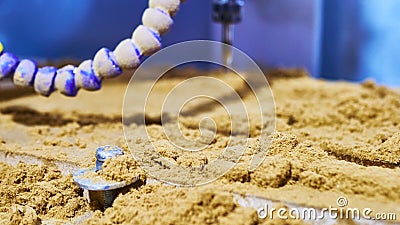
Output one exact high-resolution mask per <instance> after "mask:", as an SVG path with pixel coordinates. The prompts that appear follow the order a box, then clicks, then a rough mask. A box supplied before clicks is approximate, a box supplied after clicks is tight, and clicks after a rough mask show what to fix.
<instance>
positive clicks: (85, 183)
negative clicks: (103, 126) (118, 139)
mask: <svg viewBox="0 0 400 225" xmlns="http://www.w3.org/2000/svg"><path fill="white" fill-rule="evenodd" d="M123 154H124V152H123V150H122V149H121V148H119V147H117V146H110V145H107V146H102V147H99V148H98V149H97V150H96V167H95V168H90V169H82V170H79V171H77V172H76V173H75V174H74V181H75V183H77V184H78V185H79V187H80V188H82V189H85V190H88V192H89V202H90V205H91V206H92V207H94V208H95V209H101V210H105V209H106V208H108V207H111V206H112V203H113V202H114V200H115V198H116V197H117V196H118V194H120V193H122V192H125V191H126V190H128V189H130V188H131V187H134V186H140V185H142V184H143V183H141V182H139V181H140V179H139V178H140V177H139V176H138V177H137V178H136V179H135V180H133V182H130V183H127V182H125V181H122V182H114V181H107V180H104V179H103V178H101V177H100V176H99V175H97V174H96V172H97V171H99V170H101V169H102V166H103V163H104V162H105V161H106V160H107V159H111V158H115V157H118V156H122V155H123ZM90 173H91V174H90ZM93 174H94V176H93ZM96 175H97V176H96Z"/></svg>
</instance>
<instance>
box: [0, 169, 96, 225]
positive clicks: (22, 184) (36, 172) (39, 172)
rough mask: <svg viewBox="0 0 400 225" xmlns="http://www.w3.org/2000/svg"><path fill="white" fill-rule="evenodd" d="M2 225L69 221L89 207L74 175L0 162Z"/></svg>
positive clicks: (0, 211) (0, 210) (0, 213)
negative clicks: (55, 220) (49, 220)
mask: <svg viewBox="0 0 400 225" xmlns="http://www.w3.org/2000/svg"><path fill="white" fill-rule="evenodd" d="M0 168H1V170H0V178H1V180H0V195H1V196H2V197H1V198H0V206H1V207H0V215H1V216H0V218H1V221H0V222H1V224H40V223H41V221H42V220H46V219H50V218H51V219H59V220H64V221H67V220H68V219H70V218H73V217H75V216H79V215H81V214H82V213H84V212H86V211H88V209H89V206H88V204H87V202H86V200H85V199H84V198H83V197H80V195H81V191H80V189H79V187H77V186H76V185H75V184H74V182H73V181H72V177H71V176H66V177H63V176H62V175H61V172H60V171H58V170H56V169H53V168H51V167H48V166H38V165H26V164H22V163H20V164H18V166H17V167H15V168H14V167H11V166H8V165H6V164H3V163H0Z"/></svg>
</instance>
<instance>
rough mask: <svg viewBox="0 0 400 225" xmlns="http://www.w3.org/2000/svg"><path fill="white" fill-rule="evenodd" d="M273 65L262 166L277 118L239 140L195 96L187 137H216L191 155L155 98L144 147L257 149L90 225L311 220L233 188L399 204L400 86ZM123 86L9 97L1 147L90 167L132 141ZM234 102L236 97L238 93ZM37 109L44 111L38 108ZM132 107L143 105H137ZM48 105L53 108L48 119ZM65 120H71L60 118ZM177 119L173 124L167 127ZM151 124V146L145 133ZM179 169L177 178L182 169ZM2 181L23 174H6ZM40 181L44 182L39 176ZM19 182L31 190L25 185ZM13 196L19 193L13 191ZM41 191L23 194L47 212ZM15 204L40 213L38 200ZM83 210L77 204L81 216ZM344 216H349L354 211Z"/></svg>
mask: <svg viewBox="0 0 400 225" xmlns="http://www.w3.org/2000/svg"><path fill="white" fill-rule="evenodd" d="M268 74H271V76H273V78H274V79H272V80H270V81H271V88H272V92H273V94H274V99H275V103H276V118H275V123H276V132H275V133H274V138H273V140H272V143H271V145H270V146H268V148H267V149H268V153H267V157H266V159H265V160H264V162H263V163H262V165H261V166H260V167H259V168H257V169H256V170H254V171H249V170H248V167H249V162H250V160H251V157H252V154H253V153H254V152H255V151H256V150H257V149H258V148H265V146H260V143H259V140H258V139H257V135H258V134H259V133H260V131H261V130H262V129H263V128H265V127H268V126H269V125H270V124H262V125H259V121H257V120H254V121H253V122H251V126H250V130H251V131H250V138H247V139H243V138H242V136H241V134H242V133H241V132H239V133H236V134H233V138H232V140H230V139H229V135H231V133H230V131H229V130H230V125H229V123H228V122H227V120H228V118H229V117H227V115H226V114H224V113H223V112H222V108H221V107H218V106H216V105H213V104H205V105H202V106H201V107H196V106H193V105H190V107H188V108H187V109H185V110H184V112H185V113H184V115H182V116H181V117H180V118H179V124H180V125H181V131H182V133H183V134H184V135H183V136H184V137H187V138H188V139H196V138H199V137H202V135H204V140H206V141H205V142H194V143H193V145H191V146H192V147H193V146H194V147H199V146H203V145H204V144H205V146H206V148H205V150H204V151H202V152H201V154H198V155H197V156H196V157H193V155H190V154H187V153H182V151H180V150H179V149H177V148H176V147H175V146H173V145H171V144H170V143H169V142H168V136H167V135H165V133H164V132H163V127H162V126H161V124H160V119H159V118H157V117H159V115H160V112H159V111H157V110H156V109H159V106H157V105H152V106H150V108H151V107H153V109H154V111H155V112H151V111H152V109H149V111H150V112H149V113H150V114H151V115H149V116H147V115H145V116H146V117H147V118H152V120H151V121H150V122H151V123H150V122H149V123H148V124H147V126H146V125H145V124H143V123H142V122H140V120H137V117H132V120H130V121H129V122H131V124H130V125H129V127H130V128H131V129H130V131H131V133H130V134H129V135H128V136H130V137H131V138H130V139H131V140H129V138H128V141H129V142H130V144H132V143H136V144H137V146H138V147H140V148H141V149H144V150H148V149H149V148H150V147H152V148H153V147H155V149H156V152H157V153H158V154H161V155H162V156H163V157H165V158H168V160H170V161H171V162H174V163H177V164H179V165H182V166H191V167H195V168H201V167H202V166H204V165H206V164H208V163H210V162H211V161H212V160H213V159H215V158H216V157H217V156H218V155H219V154H220V152H221V149H224V147H226V146H227V145H228V142H229V141H232V142H233V143H234V144H243V143H246V148H247V150H246V151H245V153H244V154H243V155H242V157H241V159H240V160H239V162H238V163H237V165H236V166H235V167H234V168H233V169H232V170H230V171H229V172H228V173H226V174H225V175H224V176H222V177H220V178H219V179H218V180H217V181H215V182H213V183H211V184H208V185H205V186H201V187H196V188H177V187H171V186H166V185H145V186H142V187H139V188H138V189H133V190H131V192H129V193H127V194H124V195H120V196H119V197H118V198H117V199H116V200H115V202H114V204H113V207H111V208H109V209H107V210H106V211H105V212H104V213H101V212H96V213H95V216H94V217H93V218H91V219H89V220H88V221H87V224H135V223H139V224H165V223H169V224H190V223H193V224H303V221H299V220H294V221H282V220H259V219H258V218H257V215H256V214H255V213H256V212H255V210H254V209H245V208H242V207H240V206H239V205H238V204H236V203H235V202H233V198H232V194H233V193H239V194H242V195H244V194H252V195H256V196H260V197H263V198H267V199H271V200H274V201H277V202H290V203H293V204H296V205H301V206H308V207H317V208H322V207H327V206H328V205H333V206H335V205H336V200H337V198H338V197H339V196H345V197H346V198H347V199H348V200H349V207H358V208H361V209H362V208H365V207H369V208H371V209H373V211H374V212H396V210H397V208H398V205H399V204H400V191H399V190H400V168H399V163H400V160H399V159H400V158H399V157H400V149H399V141H400V140H399V139H400V132H399V130H400V93H399V92H395V91H393V90H392V89H389V88H386V87H383V86H378V85H376V84H374V83H373V82H371V81H367V82H364V83H363V84H353V83H347V82H326V81H322V80H315V79H312V78H310V77H307V76H305V74H306V73H305V72H304V71H301V70H290V71H286V70H278V71H273V72H270V73H267V76H268ZM174 79H176V80H174V81H173V82H172V83H171V82H170V83H168V82H169V81H168V79H165V80H161V81H160V82H161V83H160V85H159V86H158V87H159V88H160V90H157V89H154V91H155V92H157V91H159V93H155V95H154V96H155V98H157V96H161V95H162V94H163V93H166V92H168V90H170V89H171V88H172V87H173V85H174V84H176V83H179V82H178V81H179V79H180V78H179V76H176V77H174ZM229 80H230V82H232V83H234V87H235V89H237V90H238V91H241V90H242V86H243V85H242V84H241V83H240V82H237V81H236V80H235V79H229ZM143 82H145V81H143ZM162 82H164V83H162ZM125 86H126V85H125V84H122V85H121V84H119V83H113V84H112V85H110V86H107V85H106V86H105V89H104V90H102V92H100V93H97V95H96V96H99V97H95V98H93V97H94V95H93V94H87V95H86V94H85V93H83V94H82V96H81V97H82V98H78V99H74V100H73V101H72V100H65V99H63V98H61V97H57V96H56V97H54V99H53V100H54V101H52V102H51V104H50V103H49V101H48V100H43V99H41V98H38V97H31V96H28V97H24V98H19V99H16V100H8V101H4V102H2V105H0V108H1V112H2V113H1V114H0V122H1V123H0V126H1V128H2V129H0V138H1V140H0V150H6V151H7V152H18V153H21V154H28V153H29V154H33V155H38V156H42V157H48V158H51V159H60V160H61V159H62V160H67V159H68V160H71V161H74V162H77V163H78V164H80V165H85V166H87V165H91V166H93V165H94V152H95V149H96V147H98V146H100V145H107V144H115V145H119V146H121V147H124V148H125V149H126V150H127V147H126V146H124V145H125V140H124V134H123V132H122V127H123V126H122V124H121V122H120V119H121V114H120V109H121V104H122V99H123V90H124V88H125ZM193 88H202V87H201V86H200V85H199V86H196V87H193ZM244 89H245V88H244ZM121 90H122V91H121ZM243 93H246V91H242V94H241V95H240V96H241V97H242V98H243V99H244V101H245V102H246V104H248V106H251V105H254V98H253V97H254V96H251V95H246V94H243ZM137 97H138V98H141V97H143V96H137ZM229 104H232V105H234V106H235V104H236V103H235V102H230V103H229ZM16 105H19V106H21V105H22V106H23V110H22V111H21V109H15V108H13V106H16ZM104 105H107V107H104ZM132 107H133V108H135V107H136V106H132ZM30 109H33V110H35V112H30V113H29V110H30ZM26 112H28V113H29V115H30V116H31V117H34V118H36V119H35V120H34V121H36V122H34V123H24V122H23V121H22V119H18V118H28V119H29V117H24V116H23V115H21V114H24V113H26ZM46 113H47V114H46ZM132 113H133V114H135V113H136V114H135V115H136V116H137V115H139V116H140V114H138V112H136V111H134V110H133V111H132ZM204 115H209V116H210V117H211V118H213V119H215V121H216V128H217V129H215V130H214V129H213V126H210V125H209V124H206V125H205V126H204V127H205V128H206V129H205V130H209V131H217V132H216V135H209V134H210V133H207V132H206V133H201V130H200V129H199V124H200V122H199V121H200V119H201V118H202V116H204ZM46 116H49V117H50V118H53V119H51V120H49V121H50V122H48V123H46V122H43V121H45V118H46ZM263 116H264V117H265V118H266V121H271V120H270V118H271V115H270V114H266V115H263ZM40 118H41V119H40ZM58 119H60V120H61V122H62V123H60V122H57V123H56V122H54V121H57V120H58ZM172 119H175V118H174V117H173V115H170V120H169V121H168V122H170V121H172ZM37 121H40V122H37ZM79 121H84V122H79ZM238 121H240V120H238ZM168 122H167V123H166V124H164V126H165V127H166V128H167V129H168V126H170V125H168ZM243 122H244V121H243ZM257 124H258V125H257ZM145 128H146V129H147V131H146V129H145ZM170 130H171V131H172V132H171V135H172V136H177V137H179V136H180V135H181V134H179V133H176V132H174V131H173V130H174V129H173V127H172V126H171V128H170ZM16 131H18V132H16ZM203 131H204V130H203ZM147 134H149V136H150V139H151V142H153V145H151V143H149V142H146V141H144V140H145V138H147ZM76 140H77V141H76ZM72 153H74V154H72ZM106 164H107V165H106V167H105V170H104V171H103V172H101V175H102V176H104V178H106V179H109V180H124V179H129V177H131V178H132V177H134V176H135V175H136V173H139V174H140V173H141V171H136V169H137V163H136V162H134V161H133V158H130V156H128V155H127V156H126V157H123V158H120V159H113V160H110V161H109V162H106ZM120 171H124V172H123V173H122V172H120ZM46 173H47V172H46ZM170 176H178V177H179V175H177V174H170ZM9 179H10V181H8V180H9ZM57 179H62V178H57ZM182 179H184V178H182ZM2 180H4V181H2V182H12V181H13V179H12V178H8V177H7V178H6V177H4V178H2ZM39 183H40V182H39ZM37 186H38V187H37ZM35 187H36V188H37V189H40V187H41V188H44V187H45V186H44V185H41V184H37V185H36V186H35ZM32 189H33V187H32ZM33 190H35V189H33ZM16 192H17V193H18V192H21V193H25V191H24V190H21V191H20V190H19V189H18V190H17V191H16ZM68 196H70V197H71V198H74V199H76V198H75V197H74V196H77V194H76V193H75V192H72V193H69V194H68ZM4 199H5V200H6V201H8V202H13V200H12V199H13V196H10V197H5V198H4ZM35 202H36V200H35V199H34V198H26V199H25V202H23V203H17V204H19V205H21V206H24V207H27V206H29V207H31V208H32V209H33V210H34V211H35V212H36V215H37V216H38V218H39V219H41V218H44V217H45V215H47V214H48V212H47V211H43V209H42V208H35V207H34V206H35V204H36V203H35ZM372 203H373V204H372ZM12 204H13V203H10V204H9V206H8V207H9V208H10V207H12ZM17 209H18V211H19V212H26V213H25V214H27V217H29V218H31V217H33V218H34V216H31V215H32V214H31V213H30V212H32V210H30V208H21V207H20V208H18V207H17ZM6 211H8V209H7V210H6ZM14 211H15V210H14ZM44 212H46V213H45V214H44V215H43V213H44ZM78 212H80V211H79V209H77V210H76V211H74V213H75V214H79V213H78ZM28 214H29V216H28ZM75 214H72V213H71V216H73V215H75ZM50 215H51V216H53V215H52V214H50ZM54 217H56V215H54ZM16 218H17V217H16ZM180 221H182V222H180ZM396 222H400V221H399V220H398V221H396ZM338 223H339V222H338ZM340 223H342V224H346V223H347V224H351V223H352V221H345V222H340Z"/></svg>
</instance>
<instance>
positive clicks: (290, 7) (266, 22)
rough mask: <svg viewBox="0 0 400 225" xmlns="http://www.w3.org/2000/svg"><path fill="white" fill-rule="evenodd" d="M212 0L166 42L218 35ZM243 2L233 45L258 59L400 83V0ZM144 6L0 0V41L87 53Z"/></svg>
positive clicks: (38, 50) (116, 37)
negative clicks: (243, 8)
mask: <svg viewBox="0 0 400 225" xmlns="http://www.w3.org/2000/svg"><path fill="white" fill-rule="evenodd" d="M211 2H212V0H188V1H186V3H184V4H183V5H182V7H181V10H180V11H179V13H178V14H177V16H176V17H175V24H174V26H173V28H172V30H171V31H170V32H169V33H168V34H167V35H165V36H164V37H163V45H164V46H168V45H171V44H174V43H177V42H181V41H185V40H193V39H212V40H220V38H221V37H220V33H221V27H220V25H219V24H214V23H213V22H212V20H211ZM245 2H246V5H245V17H244V20H243V22H242V23H241V24H239V25H237V26H236V36H235V42H234V45H235V46H236V47H238V48H239V49H241V50H243V51H244V52H246V53H247V54H248V55H250V56H251V57H252V58H253V59H254V60H255V61H256V62H257V63H259V65H261V66H273V67H277V66H283V67H294V66H296V67H303V68H305V69H307V70H308V71H309V72H310V73H311V74H312V75H313V76H315V77H323V78H327V79H346V80H351V81H361V80H364V79H365V78H368V77H369V78H374V79H375V80H376V81H377V82H378V83H380V84H386V85H390V86H400V76H399V75H400V13H398V12H400V1H399V0H385V1H382V0H351V1H348V0H297V1H294V0H255V1H250V0H247V1H246V0H245ZM146 6H147V0H117V1H112V0H79V1H72V0H57V1H50V0H29V1H27V0H0V41H2V42H3V43H4V45H5V47H6V49H7V50H8V51H11V52H14V53H16V54H17V55H19V56H20V57H30V58H35V59H65V58H70V59H78V60H83V59H86V58H91V57H93V54H94V53H95V52H96V51H97V50H98V49H99V48H100V47H108V48H111V49H113V48H114V47H115V45H116V44H117V43H118V42H119V41H120V40H122V39H124V38H126V37H130V36H131V33H132V30H133V29H134V28H135V27H136V26H137V25H138V24H139V23H140V21H141V14H142V12H143V10H144V9H145V8H146Z"/></svg>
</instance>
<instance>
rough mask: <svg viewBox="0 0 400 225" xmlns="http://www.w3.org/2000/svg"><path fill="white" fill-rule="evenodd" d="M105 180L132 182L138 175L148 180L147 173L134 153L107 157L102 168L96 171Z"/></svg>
mask: <svg viewBox="0 0 400 225" xmlns="http://www.w3.org/2000/svg"><path fill="white" fill-rule="evenodd" d="M96 173H97V175H99V176H101V177H102V178H103V179H105V180H109V181H116V182H122V181H125V182H127V183H131V182H133V181H135V180H136V179H137V178H138V177H139V178H140V179H141V180H143V181H144V180H146V173H145V172H144V171H143V170H142V169H141V168H140V167H139V165H138V163H137V162H136V161H135V160H134V158H133V157H132V155H130V154H125V155H122V156H119V157H116V158H111V159H107V160H106V161H105V162H104V164H103V166H102V169H101V170H99V171H97V172H96Z"/></svg>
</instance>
